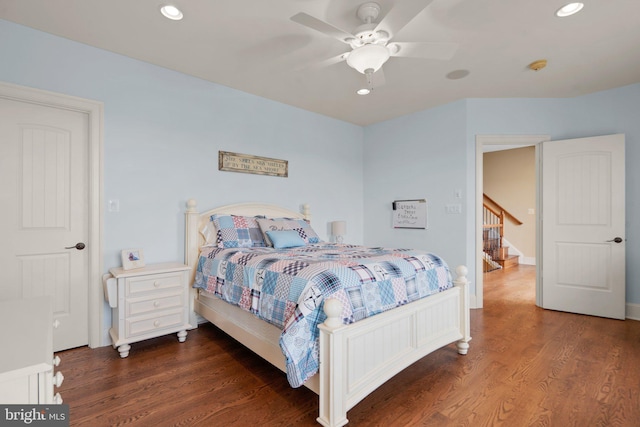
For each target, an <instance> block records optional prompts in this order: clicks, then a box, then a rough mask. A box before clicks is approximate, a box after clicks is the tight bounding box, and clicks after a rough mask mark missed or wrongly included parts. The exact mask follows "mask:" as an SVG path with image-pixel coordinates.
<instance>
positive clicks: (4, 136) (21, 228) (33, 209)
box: [0, 98, 89, 351]
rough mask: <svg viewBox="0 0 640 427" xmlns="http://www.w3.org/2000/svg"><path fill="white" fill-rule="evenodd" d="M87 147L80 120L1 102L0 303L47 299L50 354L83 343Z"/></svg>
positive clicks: (85, 120) (66, 112) (50, 109)
mask: <svg viewBox="0 0 640 427" xmlns="http://www.w3.org/2000/svg"><path fill="white" fill-rule="evenodd" d="M87 141H88V117H87V115H86V114H84V113H80V112H75V111H70V110H66V109H58V108H53V107H47V106H42V105H38V104H34V103H29V102H23V101H18V100H11V99H4V98H0V236H2V243H1V244H0V271H2V274H3V277H2V280H1V281H0V299H2V300H10V299H21V298H29V297H38V296H43V295H47V296H50V297H51V300H52V304H53V312H54V324H57V327H56V328H55V329H54V337H53V341H54V351H59V350H63V349H67V348H73V347H78V346H82V345H86V344H88V310H87V307H88V282H89V280H88V265H87V262H88V254H87V252H88V249H86V248H85V249H81V250H80V249H76V247H75V246H76V244H78V243H79V244H80V245H78V248H80V247H82V245H87V237H88V158H87V152H88V144H87ZM69 247H70V249H69ZM3 327H16V328H20V325H3Z"/></svg>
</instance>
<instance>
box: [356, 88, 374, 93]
mask: <svg viewBox="0 0 640 427" xmlns="http://www.w3.org/2000/svg"><path fill="white" fill-rule="evenodd" d="M356 93H357V94H358V95H369V94H370V93H371V90H370V89H367V88H366V87H365V88H362V89H358V90H357V91H356Z"/></svg>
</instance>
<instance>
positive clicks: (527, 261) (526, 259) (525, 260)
mask: <svg viewBox="0 0 640 427" xmlns="http://www.w3.org/2000/svg"><path fill="white" fill-rule="evenodd" d="M518 262H520V264H524V265H536V258H535V257H530V256H521V257H520V259H519V261H518Z"/></svg>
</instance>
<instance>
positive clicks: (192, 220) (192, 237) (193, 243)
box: [184, 199, 200, 327]
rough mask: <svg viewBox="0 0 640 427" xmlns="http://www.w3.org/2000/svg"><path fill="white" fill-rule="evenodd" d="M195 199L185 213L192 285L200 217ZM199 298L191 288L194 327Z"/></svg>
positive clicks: (186, 249)
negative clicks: (195, 303)
mask: <svg viewBox="0 0 640 427" xmlns="http://www.w3.org/2000/svg"><path fill="white" fill-rule="evenodd" d="M196 206H197V203H196V200H195V199H189V200H187V210H186V211H185V213H184V215H185V230H184V233H185V239H184V242H185V244H184V263H185V264H186V265H188V266H189V267H191V272H190V273H189V284H190V285H192V284H193V282H194V280H195V273H196V267H197V264H198V252H199V247H198V246H199V245H198V233H199V231H198V221H199V218H200V215H199V213H198V209H197V207H196ZM196 297H197V291H196V289H195V288H193V287H190V294H189V323H190V324H191V326H193V327H197V326H198V321H197V318H196V312H195V311H194V307H193V302H194V300H195V298H196Z"/></svg>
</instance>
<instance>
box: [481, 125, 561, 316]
mask: <svg viewBox="0 0 640 427" xmlns="http://www.w3.org/2000/svg"><path fill="white" fill-rule="evenodd" d="M549 140H550V137H549V135H477V136H476V277H475V283H476V299H475V304H474V305H473V306H474V307H475V308H482V307H483V295H484V273H483V268H482V266H483V263H484V260H483V256H482V254H483V212H482V211H483V190H484V162H483V157H484V151H485V150H484V149H485V146H496V147H499V148H501V149H507V148H521V147H526V146H535V147H536V150H535V153H536V154H535V156H536V171H537V170H538V168H539V166H538V165H539V160H538V149H537V145H538V144H539V143H541V142H545V141H549ZM538 187H539V186H538V182H537V180H536V206H535V214H536V229H537V230H539V229H540V227H538V226H537V225H538V221H539V219H538V216H537V212H539V191H540V190H539V188H538ZM536 240H538V235H537V233H536ZM538 257H539V254H538V253H536V258H538ZM538 302H539V301H538V295H537V292H536V303H538Z"/></svg>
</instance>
